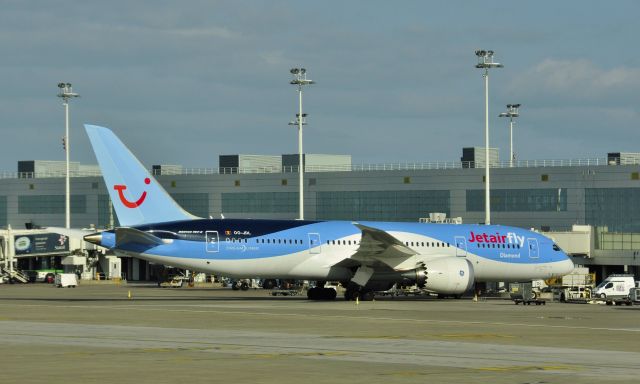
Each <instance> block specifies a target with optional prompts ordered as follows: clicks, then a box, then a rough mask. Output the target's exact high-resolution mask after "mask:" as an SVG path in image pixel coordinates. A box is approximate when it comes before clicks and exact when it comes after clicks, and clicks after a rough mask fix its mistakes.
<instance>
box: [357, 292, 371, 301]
mask: <svg viewBox="0 0 640 384" xmlns="http://www.w3.org/2000/svg"><path fill="white" fill-rule="evenodd" d="M373 298H374V294H373V291H369V290H366V291H361V292H360V301H373Z"/></svg>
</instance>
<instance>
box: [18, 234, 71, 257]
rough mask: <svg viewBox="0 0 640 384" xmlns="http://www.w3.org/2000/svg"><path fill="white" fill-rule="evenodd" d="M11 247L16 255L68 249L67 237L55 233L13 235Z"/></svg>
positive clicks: (58, 251) (57, 251)
mask: <svg viewBox="0 0 640 384" xmlns="http://www.w3.org/2000/svg"><path fill="white" fill-rule="evenodd" d="M13 247H14V249H15V254H16V256H17V255H32V254H33V255H35V254H41V253H62V252H66V251H69V238H68V237H67V236H63V235H59V234H57V233H43V234H39V235H20V236H15V237H14V240H13Z"/></svg>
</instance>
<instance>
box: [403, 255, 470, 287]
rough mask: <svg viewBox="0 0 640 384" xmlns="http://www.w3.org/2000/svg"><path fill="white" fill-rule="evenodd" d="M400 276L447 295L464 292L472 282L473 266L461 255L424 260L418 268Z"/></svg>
mask: <svg viewBox="0 0 640 384" xmlns="http://www.w3.org/2000/svg"><path fill="white" fill-rule="evenodd" d="M402 277H403V278H404V279H407V280H409V281H411V282H413V283H415V284H416V285H418V286H419V287H421V288H426V289H428V290H430V291H434V292H437V293H442V294H449V295H459V294H461V293H464V292H466V291H467V290H468V289H469V288H471V286H472V285H473V282H474V275H473V266H472V265H471V263H470V262H469V260H467V259H465V258H462V257H443V258H441V259H435V260H429V261H425V262H424V263H423V264H422V266H420V267H419V268H416V269H414V270H411V271H406V272H403V273H402Z"/></svg>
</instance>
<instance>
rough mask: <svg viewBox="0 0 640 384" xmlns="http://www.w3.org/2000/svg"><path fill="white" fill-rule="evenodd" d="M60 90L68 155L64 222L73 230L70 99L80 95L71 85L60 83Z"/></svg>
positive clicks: (64, 139)
mask: <svg viewBox="0 0 640 384" xmlns="http://www.w3.org/2000/svg"><path fill="white" fill-rule="evenodd" d="M58 88H60V93H58V97H61V98H62V105H64V137H63V138H62V145H63V147H64V152H65V154H66V172H65V199H64V222H65V228H71V186H70V181H69V151H70V143H69V99H71V98H73V97H79V96H80V95H78V94H77V93H74V92H73V90H72V89H71V83H58Z"/></svg>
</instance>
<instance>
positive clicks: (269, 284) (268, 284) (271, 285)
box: [262, 279, 276, 289]
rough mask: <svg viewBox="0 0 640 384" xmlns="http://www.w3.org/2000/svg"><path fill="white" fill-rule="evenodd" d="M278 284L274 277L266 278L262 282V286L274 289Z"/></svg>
mask: <svg viewBox="0 0 640 384" xmlns="http://www.w3.org/2000/svg"><path fill="white" fill-rule="evenodd" d="M275 286H276V281H275V280H273V279H266V280H265V281H263V282H262V288H264V289H273V288H274V287H275Z"/></svg>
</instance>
